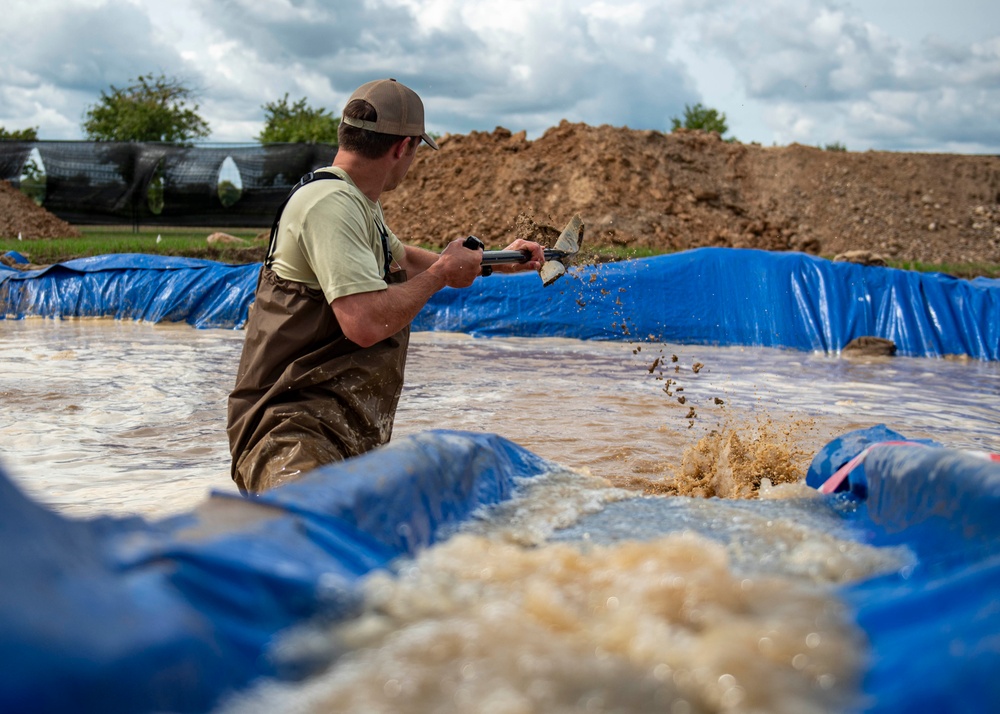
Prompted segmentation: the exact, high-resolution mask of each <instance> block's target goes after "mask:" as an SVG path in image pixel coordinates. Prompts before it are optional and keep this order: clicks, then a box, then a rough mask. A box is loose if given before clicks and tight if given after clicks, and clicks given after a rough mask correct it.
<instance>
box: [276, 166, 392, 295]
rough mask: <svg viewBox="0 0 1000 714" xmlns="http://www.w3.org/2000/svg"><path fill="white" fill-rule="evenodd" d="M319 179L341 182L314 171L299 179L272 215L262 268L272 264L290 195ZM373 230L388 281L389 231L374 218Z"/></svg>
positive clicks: (390, 258)
mask: <svg viewBox="0 0 1000 714" xmlns="http://www.w3.org/2000/svg"><path fill="white" fill-rule="evenodd" d="M321 179H334V180H337V181H343V180H344V179H342V178H341V177H340V176H338V175H337V174H332V173H329V172H326V171H324V172H323V173H319V174H318V173H316V172H315V171H310V172H309V173H307V174H306V175H305V176H303V177H302V178H300V179H299V182H298V183H297V184H295V185H294V186H292V190H291V191H289V192H288V195H287V196H285V200H284V201H282V202H281V205H280V206H278V210H277V212H276V213H275V214H274V222H272V223H271V240H270V242H269V243H268V245H267V257H266V258H265V259H264V267H265V268H268V269H270V267H271V265H272V263H274V256H273V254H274V244H275V242H276V241H277V239H278V223H280V222H281V214H282V213H283V212H284V210H285V206H287V205H288V201H289V200H291V198H292V194H293V193H295V192H296V191H298V190H299V189H300V188H302V187H303V186H305V185H306V184H307V183H312V182H313V181H319V180H321ZM375 228H376V229H377V230H378V234H379V237H380V238H381V239H382V256H383V258H384V273H383V275H384V278H383V279H384V280H388V279H389V268H390V266H391V265H392V253H390V252H389V231H388V230H387V229H386V227H385V226H384V225H383V224H382V222H381V221H379V219H378V218H375Z"/></svg>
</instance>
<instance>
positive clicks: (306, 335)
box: [227, 176, 410, 493]
mask: <svg viewBox="0 0 1000 714" xmlns="http://www.w3.org/2000/svg"><path fill="white" fill-rule="evenodd" d="M317 178H326V177H322V176H317ZM300 185H301V184H300ZM286 202H287V201H286ZM283 207H284V204H282V208H283ZM278 215H279V217H280V209H279V214H278ZM277 224H278V218H275V223H274V227H273V228H272V249H271V250H272V251H273V235H274V234H275V233H276V231H277ZM380 230H382V231H383V233H382V235H383V248H384V250H385V252H386V261H385V275H386V282H387V283H399V282H404V281H405V280H406V272H405V271H397V272H395V273H390V272H389V256H388V244H387V243H386V242H385V233H384V229H381V228H380ZM270 252H271V251H269V253H270ZM246 333H247V334H246V338H245V341H244V345H243V355H242V357H241V358H240V366H239V372H238V373H237V376H236V386H235V388H234V389H233V391H232V393H231V394H230V395H229V422H228V427H227V432H228V434H229V448H230V452H231V453H232V456H233V463H232V477H233V480H234V481H236V485H237V486H239V488H240V491H241V492H243V493H247V492H250V493H259V492H261V491H265V490H267V489H270V488H274V487H275V486H279V485H281V484H282V483H286V482H288V481H292V480H295V479H296V478H298V477H300V476H302V475H304V474H305V473H307V472H308V471H311V470H312V469H315V468H316V467H318V466H322V465H324V464H328V463H332V462H334V461H342V460H344V459H347V458H350V457H352V456H358V455H359V454H363V453H365V452H367V451H370V450H371V449H374V448H375V447H377V446H381V445H382V444H385V443H386V442H388V441H389V438H390V437H391V436H392V423H393V418H394V417H395V414H396V404H397V403H398V401H399V395H400V392H401V391H402V389H403V370H404V367H405V364H406V348H407V344H408V342H409V337H410V328H409V327H406V328H404V329H402V330H400V331H399V332H397V333H396V334H395V335H393V336H392V337H389V338H388V339H385V340H383V341H381V342H379V343H378V344H376V345H372V346H371V347H368V348H361V347H359V346H358V345H357V344H355V343H354V342H351V341H350V340H349V339H347V337H345V336H344V332H343V330H342V329H341V328H340V325H339V324H338V323H337V319H336V317H335V315H334V313H333V308H332V307H331V306H330V304H329V303H328V302H327V301H326V296H325V295H324V294H323V292H322V291H321V290H316V289H313V288H310V287H308V286H307V285H304V284H302V283H297V282H295V281H291V280H285V279H284V278H281V277H280V276H278V275H277V274H276V273H275V272H274V271H273V270H272V269H271V268H270V257H269V258H268V260H267V261H265V263H264V266H263V267H262V268H261V272H260V277H259V278H258V281H257V291H256V296H255V301H254V304H253V305H252V307H251V310H250V316H249V319H248V321H247V327H246Z"/></svg>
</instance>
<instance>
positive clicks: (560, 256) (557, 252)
mask: <svg viewBox="0 0 1000 714" xmlns="http://www.w3.org/2000/svg"><path fill="white" fill-rule="evenodd" d="M581 243H583V220H582V219H581V218H580V216H578V215H577V216H573V218H572V220H570V222H569V223H567V224H566V227H565V228H563V232H562V233H561V234H560V235H559V240H557V241H556V244H555V247H553V248H546V249H545V263H544V264H543V265H542V269H541V270H539V271H538V274H539V275H540V276H541V277H542V285H546V286H548V285H551V284H552V283H554V282H555V281H556V280H558V279H559V278H561V277H562V276H563V275H565V274H566V267H567V266H569V265H570V264H571V263H572V262H573V258H575V257H576V254H577V253H579V252H580V244H581ZM462 245H464V246H465V247H466V248H470V249H472V250H477V249H478V250H482V251H483V270H482V274H483V275H490V274H491V273H492V272H493V266H494V265H499V264H502V263H527V262H528V259H529V258H530V257H531V253H530V252H528V251H526V250H525V251H520V250H484V248H485V247H486V245H485V244H484V243H483V242H482V241H481V240H479V239H478V238H476V237H475V236H469V237H468V238H466V239H465V241H464V242H463V243H462Z"/></svg>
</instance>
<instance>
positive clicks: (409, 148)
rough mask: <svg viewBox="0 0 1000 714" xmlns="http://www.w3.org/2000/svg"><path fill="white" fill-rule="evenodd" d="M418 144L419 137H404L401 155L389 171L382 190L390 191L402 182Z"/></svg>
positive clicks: (415, 153)
mask: <svg viewBox="0 0 1000 714" xmlns="http://www.w3.org/2000/svg"><path fill="white" fill-rule="evenodd" d="M419 145H420V139H419V138H418V139H414V138H412V137H409V138H407V139H406V141H405V142H404V144H403V151H402V156H401V157H400V158H399V160H398V161H397V162H396V163H395V164H393V167H392V170H391V171H390V172H389V180H388V181H387V182H386V185H385V188H384V189H383V190H384V191H391V190H393V189H394V188H396V187H397V186H399V184H401V183H402V182H403V178H404V177H405V176H406V172H407V171H409V170H410V164H412V163H413V157H415V156H416V155H417V147H418V146H419Z"/></svg>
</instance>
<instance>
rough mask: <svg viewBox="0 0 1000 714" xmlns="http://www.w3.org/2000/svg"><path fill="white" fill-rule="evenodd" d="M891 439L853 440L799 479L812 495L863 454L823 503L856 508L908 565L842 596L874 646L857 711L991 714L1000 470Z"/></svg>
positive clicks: (996, 683) (998, 651)
mask: <svg viewBox="0 0 1000 714" xmlns="http://www.w3.org/2000/svg"><path fill="white" fill-rule="evenodd" d="M899 441H904V442H905V441H906V440H905V437H903V436H902V435H901V434H898V433H896V432H893V431H891V430H889V429H887V428H886V427H885V426H884V425H882V426H878V427H874V428H872V429H864V430H858V431H854V432H850V433H848V434H845V435H843V436H841V437H840V438H838V439H835V440H834V441H832V442H830V443H829V444H827V446H826V447H825V448H824V449H822V450H821V451H820V452H819V453H818V454H817V455H816V457H815V458H814V459H813V463H812V465H811V467H810V469H809V474H808V476H807V483H808V484H809V485H812V486H816V487H818V486H819V485H820V484H822V483H823V482H824V481H825V480H826V479H827V478H829V477H830V476H832V475H833V474H834V473H835V472H836V471H837V470H838V469H840V468H841V467H843V466H845V465H847V464H848V463H849V462H850V461H851V460H852V459H853V458H854V457H855V456H857V455H859V454H862V453H865V451H866V450H867V453H866V454H865V456H864V458H863V461H862V462H861V463H860V464H858V465H857V466H856V467H855V468H854V469H853V470H851V471H850V473H849V474H848V475H847V483H846V484H845V487H844V488H843V490H842V491H841V492H840V493H839V494H837V495H834V496H832V497H833V498H843V499H849V500H851V501H855V502H857V503H858V508H857V509H856V510H855V512H854V513H853V518H855V519H856V520H857V521H859V522H860V523H862V524H863V525H864V526H865V529H866V530H867V531H868V533H869V536H870V540H871V542H872V543H873V544H876V545H892V544H905V545H906V546H908V547H909V548H910V549H911V550H912V551H913V552H914V554H915V555H916V556H917V564H916V565H915V567H913V568H907V569H906V570H904V571H903V572H898V573H893V574H890V575H886V576H882V577H878V578H873V579H870V580H868V581H865V582H862V583H860V584H858V585H855V586H853V587H850V588H847V589H846V590H845V591H844V592H843V593H842V595H843V597H844V599H845V601H846V602H847V603H848V604H849V605H850V606H851V607H852V608H853V609H854V611H855V613H856V618H857V622H858V623H859V624H860V625H861V627H862V628H863V629H864V631H865V632H866V634H867V636H868V640H869V643H870V645H871V650H872V658H871V661H870V662H869V666H868V671H867V673H866V676H865V680H864V690H865V694H866V695H868V697H869V700H870V702H871V703H870V706H868V708H867V709H866V711H870V712H886V713H887V714H888V713H891V714H897V713H899V714H902V713H903V712H917V711H927V712H939V713H940V712H955V713H957V712H968V713H969V714H972V713H973V712H986V711H997V710H998V709H1000V678H998V677H997V673H998V672H1000V518H997V514H998V513H1000V461H998V460H996V459H997V458H998V457H997V456H995V455H989V454H982V453H972V452H965V451H958V450H953V449H945V448H940V447H936V446H934V445H932V444H931V443H929V442H926V441H920V442H909V443H904V444H899V443H898V442H899ZM883 442H889V443H883ZM991 457H992V458H991ZM859 494H861V497H860V498H859Z"/></svg>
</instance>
